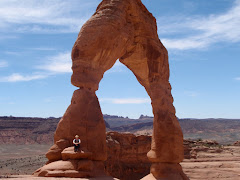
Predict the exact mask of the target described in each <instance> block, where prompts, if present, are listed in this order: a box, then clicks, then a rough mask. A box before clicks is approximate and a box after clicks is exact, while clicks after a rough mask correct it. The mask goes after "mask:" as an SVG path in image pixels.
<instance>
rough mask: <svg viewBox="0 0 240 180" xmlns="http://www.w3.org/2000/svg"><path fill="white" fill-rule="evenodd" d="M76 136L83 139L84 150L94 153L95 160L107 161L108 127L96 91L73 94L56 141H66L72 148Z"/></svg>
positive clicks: (56, 134) (60, 124)
mask: <svg viewBox="0 0 240 180" xmlns="http://www.w3.org/2000/svg"><path fill="white" fill-rule="evenodd" d="M76 134H78V135H79V137H80V139H81V146H82V148H86V149H87V150H88V151H89V152H91V153H92V159H93V160H96V161H105V160H106V159H107V149H106V127H105V123H104V120H103V115H102V112H101V109H100V105H99V102H98V98H97V96H96V94H95V92H94V91H89V90H88V89H85V88H82V89H78V90H76V91H75V92H74V93H73V97H72V101H71V105H70V106H69V107H68V109H67V110H66V112H65V114H64V116H63V117H62V119H61V120H60V122H59V124H58V127H57V130H56V132H55V135H54V141H55V142H57V141H59V140H60V139H66V140H68V141H69V142H70V145H71V146H72V145H73V144H72V141H73V139H74V136H75V135H76Z"/></svg>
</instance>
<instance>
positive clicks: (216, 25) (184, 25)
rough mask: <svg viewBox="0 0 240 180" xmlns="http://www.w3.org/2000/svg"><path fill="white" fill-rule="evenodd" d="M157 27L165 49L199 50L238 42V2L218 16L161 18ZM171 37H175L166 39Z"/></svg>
mask: <svg viewBox="0 0 240 180" xmlns="http://www.w3.org/2000/svg"><path fill="white" fill-rule="evenodd" d="M164 19H166V20H164ZM158 24H159V35H160V37H163V38H161V40H162V42H163V44H164V45H165V46H166V47H167V48H168V49H177V50H188V49H202V48H207V47H209V46H210V45H212V44H214V43H218V42H230V43H235V42H240V31H239V28H240V0H236V1H235V3H234V4H233V6H232V8H231V9H229V10H228V11H227V12H225V13H222V14H220V15H214V14H212V15H210V16H207V17H201V16H193V17H191V18H189V17H187V16H179V17H162V18H159V19H158ZM173 34H174V35H178V38H169V35H173ZM164 36H165V37H166V36H168V38H164Z"/></svg>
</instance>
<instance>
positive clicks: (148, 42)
mask: <svg viewBox="0 0 240 180" xmlns="http://www.w3.org/2000/svg"><path fill="white" fill-rule="evenodd" d="M117 59H119V60H120V62H122V63H123V64H124V65H126V66H127V67H128V68H129V69H130V70H131V71H132V72H133V73H134V75H135V76H136V78H137V80H138V81H139V83H140V84H141V85H143V86H144V87H145V89H146V91H147V93H148V95H149V96H150V98H151V100H152V107H153V114H154V122H153V126H154V127H153V137H152V144H151V150H150V151H149V152H148V154H147V156H148V158H149V160H150V161H151V162H152V163H153V164H152V167H151V173H152V175H153V176H152V177H153V179H157V178H166V179H171V177H175V179H176V180H177V179H187V178H186V177H185V175H184V173H183V172H182V169H181V166H180V164H179V163H180V162H181V161H182V160H183V153H184V152H183V135H182V131H181V128H180V125H179V122H178V120H177V118H176V116H175V108H174V106H173V98H172V95H171V85H170V83H169V64H168V52H167V50H166V48H165V47H164V46H163V44H162V43H161V41H160V40H159V38H158V34H157V25H156V19H155V18H154V17H153V16H152V14H151V13H149V12H148V10H147V9H146V8H145V6H144V5H143V4H142V2H141V0H103V1H102V2H101V3H100V5H99V6H98V8H97V10H96V12H95V13H94V15H93V16H92V17H91V18H90V19H89V20H88V21H87V22H86V23H85V24H84V25H83V27H82V29H81V30H80V33H79V35H78V38H77V40H76V42H75V44H74V47H73V50H72V61H73V65H72V70H73V75H72V79H71V82H72V84H73V85H74V86H77V87H79V88H80V89H79V90H76V91H75V92H74V95H73V98H72V102H71V105H70V106H69V107H68V109H67V111H66V113H65V114H64V116H63V118H62V120H61V121H60V123H59V124H58V127H57V130H56V133H55V138H54V139H55V142H57V141H59V140H61V139H64V140H69V141H70V142H71V140H72V138H73V137H74V135H75V134H79V135H80V138H81V139H82V140H83V143H82V144H83V146H84V147H86V148H87V150H88V151H89V152H92V155H93V160H101V161H104V160H106V157H107V156H106V142H105V125H104V121H103V118H102V113H101V110H100V107H99V103H98V99H97V97H96V95H95V91H96V90H97V89H98V85H99V82H100V81H101V79H102V77H103V74H104V73H105V72H106V71H107V70H108V69H110V68H111V67H112V66H113V65H114V63H115V62H116V60H117ZM166 172H167V173H166ZM148 177H149V176H148Z"/></svg>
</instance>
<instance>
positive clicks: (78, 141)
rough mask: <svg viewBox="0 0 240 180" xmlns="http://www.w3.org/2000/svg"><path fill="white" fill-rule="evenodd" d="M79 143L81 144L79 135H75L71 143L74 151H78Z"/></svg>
mask: <svg viewBox="0 0 240 180" xmlns="http://www.w3.org/2000/svg"><path fill="white" fill-rule="evenodd" d="M80 144H81V140H80V139H79V136H78V135H76V136H75V139H74V140H73V145H74V152H78V151H79V149H80Z"/></svg>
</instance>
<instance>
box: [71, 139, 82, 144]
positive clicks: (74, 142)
mask: <svg viewBox="0 0 240 180" xmlns="http://www.w3.org/2000/svg"><path fill="white" fill-rule="evenodd" d="M80 143H81V140H80V139H78V142H77V141H76V139H74V140H73V144H80Z"/></svg>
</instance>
